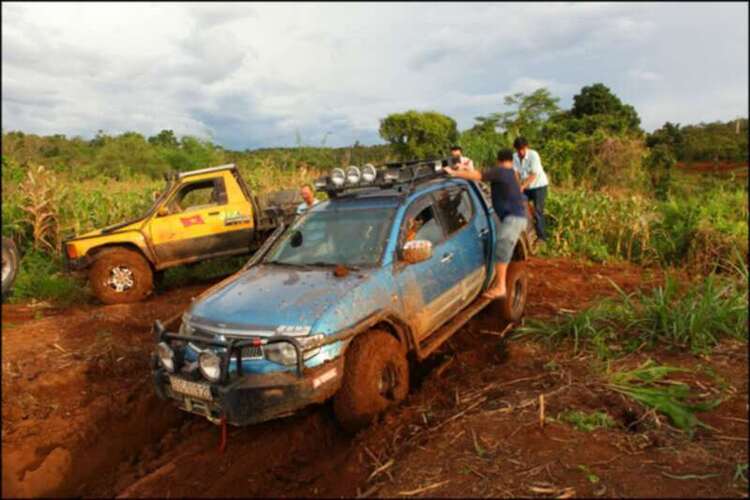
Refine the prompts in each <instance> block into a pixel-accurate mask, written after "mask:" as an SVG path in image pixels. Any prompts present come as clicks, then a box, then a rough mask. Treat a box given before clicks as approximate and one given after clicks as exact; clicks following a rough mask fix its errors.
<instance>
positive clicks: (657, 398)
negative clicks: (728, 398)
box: [607, 360, 721, 436]
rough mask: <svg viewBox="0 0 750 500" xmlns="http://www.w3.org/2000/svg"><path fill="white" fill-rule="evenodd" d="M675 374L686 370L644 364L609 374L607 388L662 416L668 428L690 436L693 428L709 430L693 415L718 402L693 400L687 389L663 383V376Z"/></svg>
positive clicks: (710, 407)
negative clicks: (670, 427) (677, 429)
mask: <svg viewBox="0 0 750 500" xmlns="http://www.w3.org/2000/svg"><path fill="white" fill-rule="evenodd" d="M677 372H690V370H687V369H685V368H677V367H673V366H666V365H658V364H656V363H654V362H653V361H651V360H648V361H646V362H645V363H643V364H642V365H641V366H639V367H638V368H636V369H633V370H629V371H616V372H612V373H610V374H609V376H608V384H607V387H608V388H610V389H612V390H614V391H616V392H619V393H620V394H623V395H625V396H627V397H629V398H631V399H633V400H634V401H636V402H638V403H640V404H641V405H643V406H645V407H647V408H652V409H654V410H656V411H657V412H659V413H661V414H663V415H666V416H667V417H668V418H669V420H670V422H671V423H672V425H674V426H675V427H677V428H679V429H681V430H684V431H687V432H688V434H689V435H690V436H692V435H693V432H694V430H695V428H696V427H697V426H700V427H704V428H707V429H710V427H709V426H707V425H706V424H704V423H703V422H701V421H700V420H699V419H698V417H697V416H696V413H699V412H705V411H709V410H712V409H713V408H715V407H716V406H718V405H719V403H721V400H720V399H717V400H702V401H700V400H696V398H695V397H693V395H692V391H691V390H690V386H689V385H687V384H685V383H683V382H677V381H674V380H667V379H666V377H667V375H669V374H672V373H677Z"/></svg>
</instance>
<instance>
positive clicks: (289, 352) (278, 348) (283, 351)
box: [263, 342, 297, 365]
mask: <svg viewBox="0 0 750 500" xmlns="http://www.w3.org/2000/svg"><path fill="white" fill-rule="evenodd" d="M263 353H264V354H265V355H266V359H268V361H273V362H274V363H279V364H282V365H294V364H297V352H296V351H295V350H294V346H293V345H292V344H290V343H289V342H277V343H275V344H268V345H266V346H264V347H263Z"/></svg>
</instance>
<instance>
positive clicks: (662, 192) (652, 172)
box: [644, 144, 677, 200]
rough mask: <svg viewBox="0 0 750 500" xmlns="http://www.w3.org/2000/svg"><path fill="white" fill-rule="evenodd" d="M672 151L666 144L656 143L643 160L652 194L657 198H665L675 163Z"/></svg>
mask: <svg viewBox="0 0 750 500" xmlns="http://www.w3.org/2000/svg"><path fill="white" fill-rule="evenodd" d="M676 161H677V160H676V159H675V156H674V152H673V150H672V148H670V147H669V146H668V145H667V144H657V145H656V146H654V147H653V148H652V149H651V151H650V152H649V154H648V156H646V159H645V161H644V166H645V167H646V170H647V171H648V176H649V178H650V180H651V187H652V188H653V190H654V195H655V196H656V198H657V199H659V200H666V199H667V197H668V196H669V188H670V186H671V184H672V167H673V166H674V164H675V163H676Z"/></svg>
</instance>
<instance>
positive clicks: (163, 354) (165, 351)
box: [156, 342, 174, 373]
mask: <svg viewBox="0 0 750 500" xmlns="http://www.w3.org/2000/svg"><path fill="white" fill-rule="evenodd" d="M156 355H157V356H159V361H161V364H162V366H164V368H166V370H167V371H168V372H169V373H174V351H172V349H171V348H170V347H169V346H168V345H167V344H166V343H165V342H159V344H158V345H157V346H156Z"/></svg>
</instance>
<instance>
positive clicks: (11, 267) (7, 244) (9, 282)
mask: <svg viewBox="0 0 750 500" xmlns="http://www.w3.org/2000/svg"><path fill="white" fill-rule="evenodd" d="M18 261H19V259H18V248H17V247H16V244H15V242H14V241H13V240H12V239H10V238H3V275H2V277H3V281H2V287H3V288H2V298H3V299H4V298H5V297H7V296H8V294H9V293H10V290H11V288H12V287H13V282H14V281H15V280H16V274H18Z"/></svg>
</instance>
